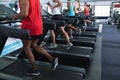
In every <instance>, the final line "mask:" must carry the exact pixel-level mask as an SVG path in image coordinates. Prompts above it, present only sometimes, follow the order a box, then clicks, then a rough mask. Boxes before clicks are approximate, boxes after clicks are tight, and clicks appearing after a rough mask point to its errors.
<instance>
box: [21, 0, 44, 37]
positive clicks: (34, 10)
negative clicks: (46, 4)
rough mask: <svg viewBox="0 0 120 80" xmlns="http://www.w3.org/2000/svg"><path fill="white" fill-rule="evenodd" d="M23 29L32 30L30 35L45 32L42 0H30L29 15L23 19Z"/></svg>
mask: <svg viewBox="0 0 120 80" xmlns="http://www.w3.org/2000/svg"><path fill="white" fill-rule="evenodd" d="M19 1H20V0H19ZM22 29H28V30H30V35H35V36H37V35H41V34H42V33H43V23H42V16H41V8H40V0H29V10H28V16H27V17H26V18H24V19H22Z"/></svg>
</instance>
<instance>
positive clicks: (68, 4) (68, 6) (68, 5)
mask: <svg viewBox="0 0 120 80" xmlns="http://www.w3.org/2000/svg"><path fill="white" fill-rule="evenodd" d="M70 5H71V3H70V1H68V2H67V8H68V11H69V10H70Z"/></svg>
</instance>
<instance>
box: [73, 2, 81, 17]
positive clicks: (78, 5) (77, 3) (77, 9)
mask: <svg viewBox="0 0 120 80" xmlns="http://www.w3.org/2000/svg"><path fill="white" fill-rule="evenodd" d="M74 10H75V15H76V16H79V13H80V12H82V9H81V7H80V2H79V0H75V8H74Z"/></svg>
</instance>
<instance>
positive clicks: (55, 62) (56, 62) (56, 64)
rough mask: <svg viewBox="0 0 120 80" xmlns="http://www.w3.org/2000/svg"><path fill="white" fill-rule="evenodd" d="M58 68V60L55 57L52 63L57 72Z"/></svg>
mask: <svg viewBox="0 0 120 80" xmlns="http://www.w3.org/2000/svg"><path fill="white" fill-rule="evenodd" d="M57 66H58V58H57V57H55V58H54V59H53V61H52V68H53V70H55V69H56V67H57Z"/></svg>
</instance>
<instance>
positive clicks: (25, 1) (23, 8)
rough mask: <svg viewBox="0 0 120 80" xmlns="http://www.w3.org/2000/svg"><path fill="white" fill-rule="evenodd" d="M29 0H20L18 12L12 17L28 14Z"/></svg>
mask: <svg viewBox="0 0 120 80" xmlns="http://www.w3.org/2000/svg"><path fill="white" fill-rule="evenodd" d="M28 9H29V0H20V13H18V14H14V15H13V19H23V18H26V17H27V16H28Z"/></svg>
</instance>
